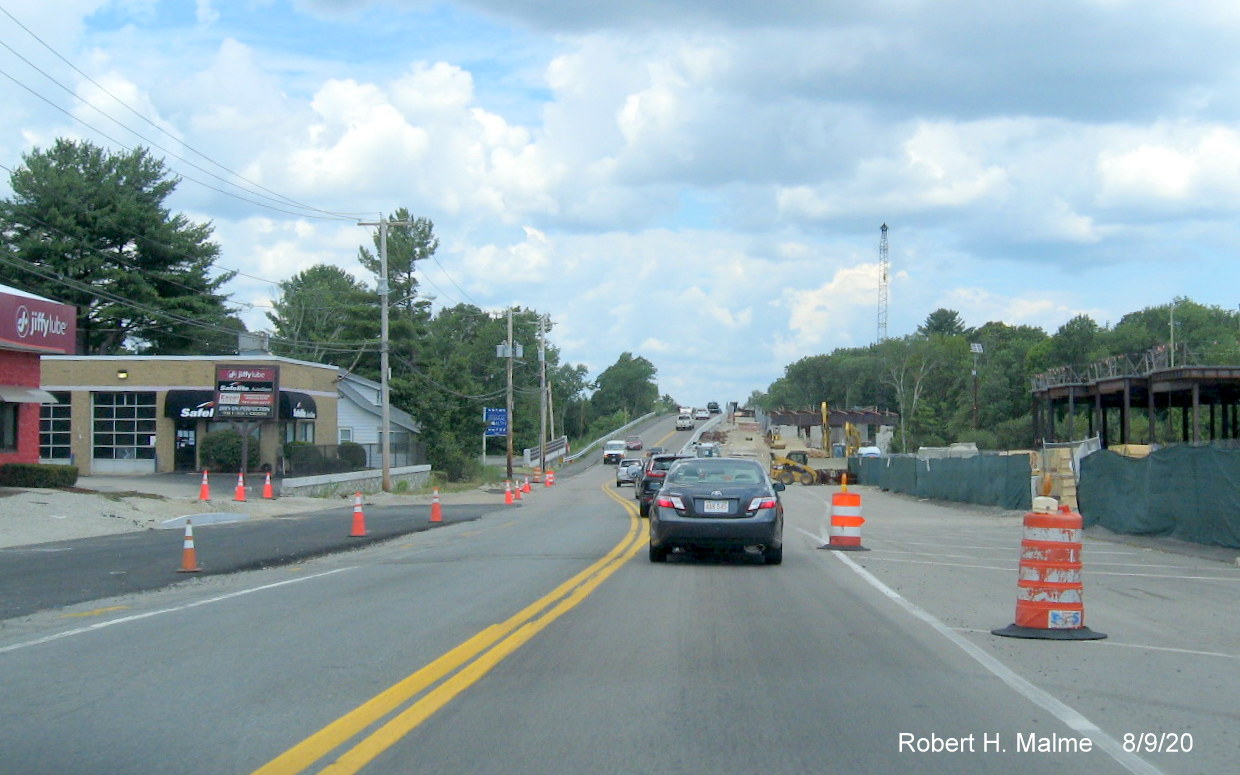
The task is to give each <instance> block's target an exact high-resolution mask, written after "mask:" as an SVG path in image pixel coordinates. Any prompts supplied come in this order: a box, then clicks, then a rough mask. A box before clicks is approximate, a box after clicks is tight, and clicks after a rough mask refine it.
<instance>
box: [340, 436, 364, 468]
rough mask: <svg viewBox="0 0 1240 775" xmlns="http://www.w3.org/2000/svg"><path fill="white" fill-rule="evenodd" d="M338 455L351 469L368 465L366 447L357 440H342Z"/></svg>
mask: <svg viewBox="0 0 1240 775" xmlns="http://www.w3.org/2000/svg"><path fill="white" fill-rule="evenodd" d="M336 455H337V456H339V458H340V459H341V460H343V461H344V462H346V463H348V464H349V468H350V470H353V471H356V470H358V469H361V468H365V467H366V448H365V447H363V446H362V445H361V444H358V443H357V442H356V441H342V442H341V443H340V447H339V449H338V450H337V452H336Z"/></svg>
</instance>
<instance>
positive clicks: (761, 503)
mask: <svg viewBox="0 0 1240 775" xmlns="http://www.w3.org/2000/svg"><path fill="white" fill-rule="evenodd" d="M773 508H775V499H774V498H772V497H771V496H769V495H760V496H758V497H757V498H754V499H753V500H751V501H750V502H749V511H757V510H758V509H773Z"/></svg>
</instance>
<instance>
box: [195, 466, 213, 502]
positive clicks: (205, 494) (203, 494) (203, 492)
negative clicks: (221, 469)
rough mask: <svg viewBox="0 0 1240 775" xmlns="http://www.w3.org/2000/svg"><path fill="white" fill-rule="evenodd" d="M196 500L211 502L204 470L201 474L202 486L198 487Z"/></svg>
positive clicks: (209, 485)
mask: <svg viewBox="0 0 1240 775" xmlns="http://www.w3.org/2000/svg"><path fill="white" fill-rule="evenodd" d="M198 500H200V501H209V500H211V483H210V482H208V481H207V472H206V470H205V469H204V470H203V472H202V484H200V485H198Z"/></svg>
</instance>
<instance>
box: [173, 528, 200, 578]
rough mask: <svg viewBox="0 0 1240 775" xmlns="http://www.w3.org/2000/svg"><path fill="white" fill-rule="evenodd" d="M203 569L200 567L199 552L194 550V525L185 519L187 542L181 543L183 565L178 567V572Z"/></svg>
mask: <svg viewBox="0 0 1240 775" xmlns="http://www.w3.org/2000/svg"><path fill="white" fill-rule="evenodd" d="M200 570H202V568H200V567H198V552H196V551H195V550H194V526H193V525H191V524H190V521H189V520H188V519H187V520H185V542H184V543H183V544H181V567H180V568H178V569H177V573H197V572H198V571H200Z"/></svg>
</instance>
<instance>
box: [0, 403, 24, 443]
mask: <svg viewBox="0 0 1240 775" xmlns="http://www.w3.org/2000/svg"><path fill="white" fill-rule="evenodd" d="M19 406H21V404H10V403H8V402H7V401H6V402H4V403H0V451H4V452H14V451H16V450H17V408H18V407H19Z"/></svg>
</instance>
